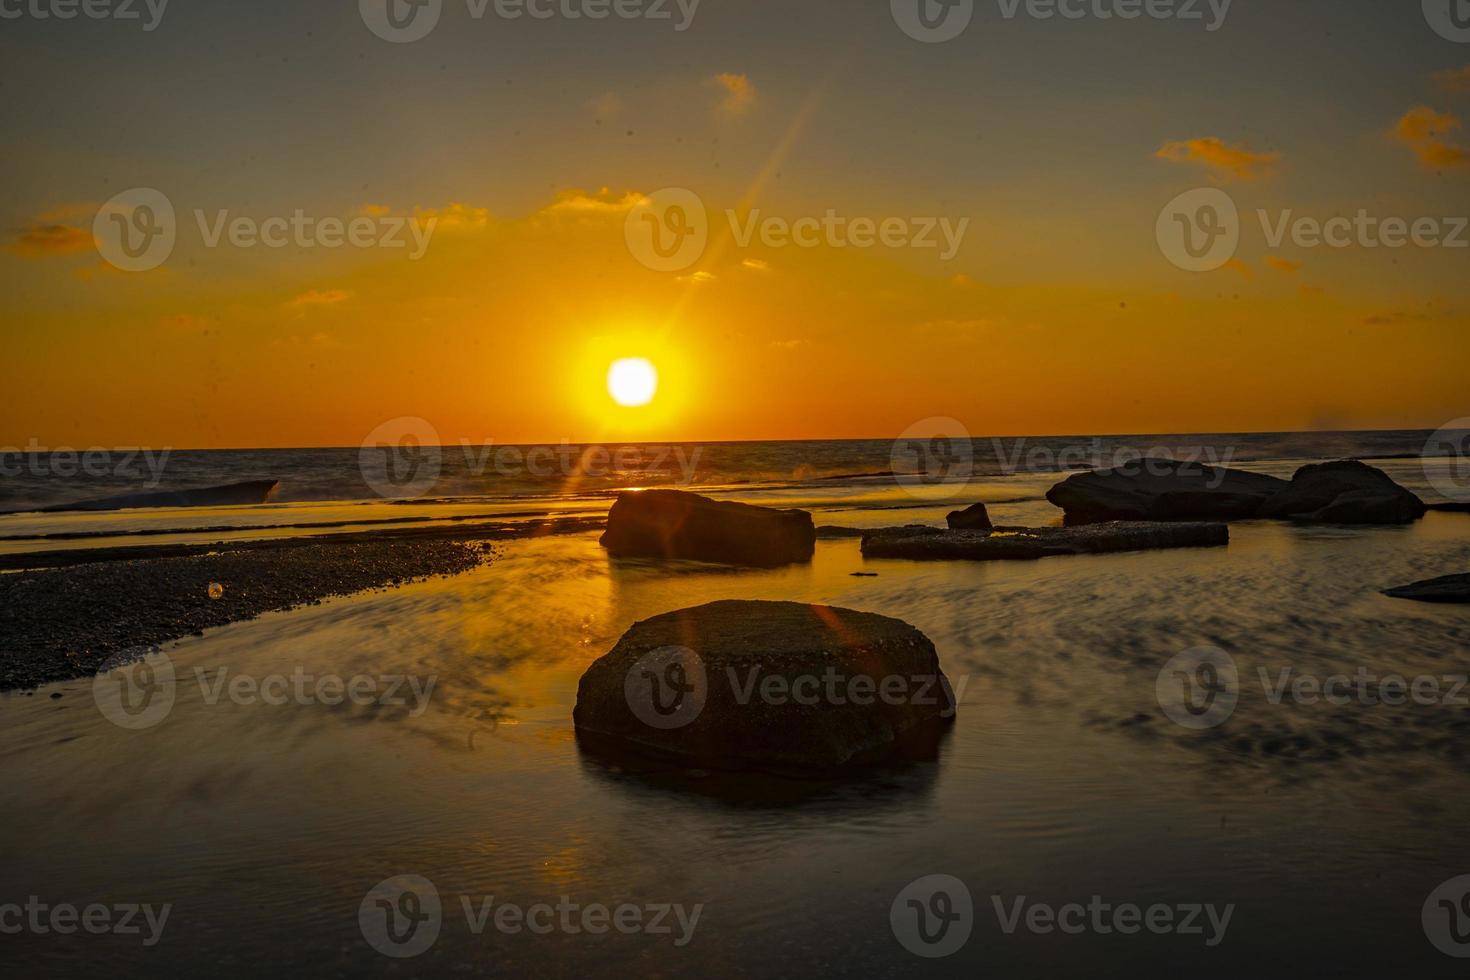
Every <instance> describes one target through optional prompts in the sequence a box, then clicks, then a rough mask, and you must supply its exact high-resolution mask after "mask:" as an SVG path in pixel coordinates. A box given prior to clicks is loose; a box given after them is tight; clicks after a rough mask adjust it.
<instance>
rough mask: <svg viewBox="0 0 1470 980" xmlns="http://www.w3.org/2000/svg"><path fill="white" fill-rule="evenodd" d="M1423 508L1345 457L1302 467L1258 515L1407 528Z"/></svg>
mask: <svg viewBox="0 0 1470 980" xmlns="http://www.w3.org/2000/svg"><path fill="white" fill-rule="evenodd" d="M1427 510H1428V508H1426V507H1425V506H1424V501H1422V500H1420V499H1419V498H1418V497H1417V496H1415V495H1414V494H1413V493H1411V492H1409V491H1408V490H1405V489H1404V488H1403V487H1401V486H1399V485H1398V484H1397V483H1395V482H1394V481H1393V480H1392V479H1390V478H1389V476H1388V474H1387V473H1384V472H1383V471H1382V470H1380V469H1375V468H1374V467H1372V466H1369V465H1367V464H1366V463H1362V462H1359V461H1358V460H1355V459H1349V460H1338V461H1336V462H1332V463H1315V464H1313V465H1311V466H1303V467H1302V468H1301V469H1299V470H1297V472H1296V475H1295V476H1294V477H1292V479H1291V485H1290V486H1289V487H1287V488H1285V489H1284V490H1282V491H1281V492H1280V493H1278V494H1275V495H1273V496H1272V497H1271V499H1270V500H1268V501H1266V502H1265V503H1264V504H1263V505H1262V506H1261V509H1260V516H1261V517H1278V518H1286V519H1290V520H1301V521H1318V522H1323V523H1330V524H1411V523H1413V522H1414V521H1417V520H1419V518H1421V517H1423V516H1424V514H1425V512H1426V511H1427Z"/></svg>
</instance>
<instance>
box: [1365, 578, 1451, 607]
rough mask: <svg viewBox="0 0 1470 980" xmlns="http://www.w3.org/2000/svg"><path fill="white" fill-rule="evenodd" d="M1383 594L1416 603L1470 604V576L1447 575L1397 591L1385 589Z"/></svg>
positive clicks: (1404, 586)
mask: <svg viewBox="0 0 1470 980" xmlns="http://www.w3.org/2000/svg"><path fill="white" fill-rule="evenodd" d="M1383 594H1384V595H1386V596H1392V597H1393V598H1395V599H1413V600H1414V601H1415V602H1454V603H1470V575H1445V576H1442V577H1440V578H1432V579H1429V580H1428V581H1425V582H1415V583H1414V584H1413V585H1401V586H1399V587H1398V588H1396V589H1384V590H1383Z"/></svg>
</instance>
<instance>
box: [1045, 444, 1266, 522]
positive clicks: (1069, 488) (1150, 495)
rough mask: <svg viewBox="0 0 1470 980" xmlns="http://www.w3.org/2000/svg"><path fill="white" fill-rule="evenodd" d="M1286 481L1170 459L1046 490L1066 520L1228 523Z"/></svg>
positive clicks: (1248, 513)
mask: <svg viewBox="0 0 1470 980" xmlns="http://www.w3.org/2000/svg"><path fill="white" fill-rule="evenodd" d="M1286 487H1287V482H1286V481H1285V480H1279V479H1277V478H1276V477H1274V476H1265V475H1263V474H1260V473H1247V472H1245V471H1243V470H1232V469H1226V468H1224V467H1219V466H1209V465H1207V464H1205V463H1191V462H1181V461H1179V460H1170V459H1140V460H1135V461H1133V462H1131V463H1128V464H1126V465H1124V466H1120V467H1118V468H1116V469H1111V470H1097V471H1095V472H1089V473H1077V474H1074V475H1073V476H1070V477H1068V478H1067V479H1066V480H1064V481H1062V482H1061V483H1058V484H1057V485H1056V486H1054V487H1052V488H1051V489H1050V490H1049V491H1047V494H1046V499H1047V500H1049V501H1051V502H1052V503H1053V504H1055V505H1056V506H1058V507H1060V508H1062V510H1064V511H1066V514H1067V523H1068V524H1096V523H1101V522H1103V521H1233V520H1241V519H1243V518H1248V517H1254V516H1255V514H1256V512H1257V511H1258V510H1259V509H1260V507H1261V505H1262V504H1264V503H1265V502H1266V500H1267V499H1268V498H1269V497H1271V496H1272V495H1274V494H1276V493H1279V492H1280V491H1282V490H1285V489H1286Z"/></svg>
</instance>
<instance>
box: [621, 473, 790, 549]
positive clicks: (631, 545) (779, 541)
mask: <svg viewBox="0 0 1470 980" xmlns="http://www.w3.org/2000/svg"><path fill="white" fill-rule="evenodd" d="M602 546H603V547H604V548H606V549H607V551H608V554H610V555H612V556H613V557H615V558H686V559H692V560H695V561H708V562H721V563H724V564H728V565H750V566H757V567H770V566H775V565H786V564H790V563H793V562H804V561H810V560H811V557H812V554H813V552H814V551H815V550H816V528H815V526H814V525H813V524H812V515H811V514H808V513H807V512H806V511H802V510H774V509H772V508H769V507H754V506H751V505H750V504H740V503H735V502H733V501H726V500H711V499H710V498H708V497H701V496H700V495H698V494H694V493H686V492H684V491H682V490H641V491H629V492H626V493H622V494H619V495H618V499H617V501H616V502H615V503H614V504H613V506H612V510H611V511H610V512H609V513H608V515H607V531H606V533H604V534H603V536H602Z"/></svg>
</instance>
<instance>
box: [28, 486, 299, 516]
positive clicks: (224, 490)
mask: <svg viewBox="0 0 1470 980" xmlns="http://www.w3.org/2000/svg"><path fill="white" fill-rule="evenodd" d="M278 486H280V482H279V481H277V480H251V481H249V482H247V483H231V484H228V485H226V486H220V487H199V488H196V489H193V490H166V491H162V492H159V493H130V494H124V495H122V496H120V497H104V498H102V499H100V500H83V501H81V502H79V503H75V504H57V505H56V506H54V507H46V508H43V509H42V511H41V513H43V514H58V513H63V512H66V511H90V510H130V509H134V508H145V507H235V506H246V505H249V504H263V503H266V502H267V501H269V500H270V496H271V494H273V493H275V492H276V488H277V487H278Z"/></svg>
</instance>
